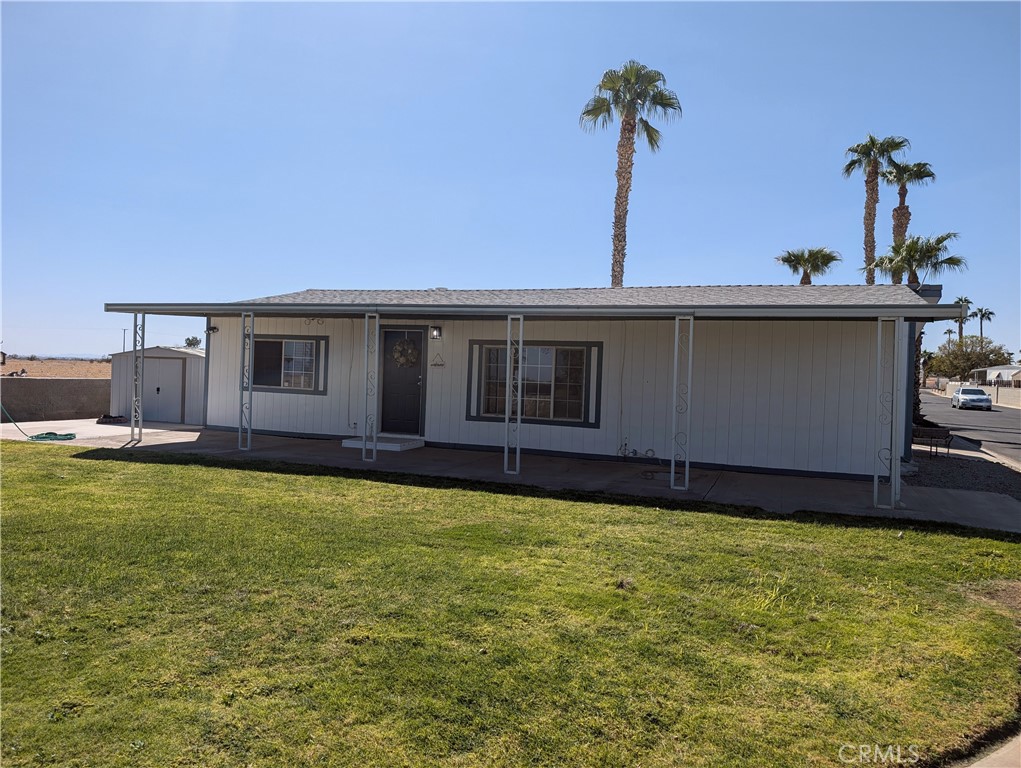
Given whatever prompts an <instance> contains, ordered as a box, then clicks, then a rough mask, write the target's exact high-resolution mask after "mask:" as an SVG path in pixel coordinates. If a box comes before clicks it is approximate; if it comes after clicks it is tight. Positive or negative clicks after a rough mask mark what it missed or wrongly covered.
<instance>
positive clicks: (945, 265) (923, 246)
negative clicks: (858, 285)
mask: <svg viewBox="0 0 1021 768" xmlns="http://www.w3.org/2000/svg"><path fill="white" fill-rule="evenodd" d="M957 238H958V234H957V233H956V232H945V233H944V234H942V235H937V236H936V237H909V238H908V239H907V240H905V241H904V242H903V243H901V244H900V245H895V246H894V247H893V248H892V249H891V250H890V252H889V253H888V254H886V255H885V256H881V257H879V258H878V259H876V262H875V265H874V266H875V269H876V270H877V271H879V272H882V273H883V274H885V275H890V274H893V271H894V270H900V271H901V272H907V274H908V284H909V285H918V284H919V283H920V281H921V280H927V279H928V278H930V277H937V276H938V275H941V274H943V273H944V272H950V271H959V270H963V269H966V268H967V264H968V263H967V262H966V261H965V260H964V258H963V257H961V256H956V255H954V256H948V255H947V251H949V250H950V245H949V243H950V242H952V241H953V240H956V239H957ZM919 272H921V273H922V275H921V278H920V279H919V275H918V273H919Z"/></svg>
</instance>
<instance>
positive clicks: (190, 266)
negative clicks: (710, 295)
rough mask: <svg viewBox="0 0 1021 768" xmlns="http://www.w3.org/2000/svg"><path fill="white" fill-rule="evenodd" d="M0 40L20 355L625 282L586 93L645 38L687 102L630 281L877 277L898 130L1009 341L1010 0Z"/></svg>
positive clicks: (669, 140)
mask: <svg viewBox="0 0 1021 768" xmlns="http://www.w3.org/2000/svg"><path fill="white" fill-rule="evenodd" d="M2 45H3V51H2V130H3V136H2V151H3V155H2V162H3V176H2V182H3V188H2V193H3V197H2V225H3V233H2V246H3V348H4V350H5V351H7V352H9V353H10V352H14V353H18V354H30V353H36V354H61V353H90V354H97V353H108V352H112V351H119V350H120V348H121V339H122V333H121V329H122V328H123V327H125V326H127V325H128V324H129V322H130V318H126V317H125V316H121V315H111V314H106V313H104V312H103V311H102V306H103V303H104V302H108V301H109V302H120V301H233V300H240V299H246V298H251V297H256V296H265V295H270V294H276V293H284V292H288V291H293V290H300V289H304V288H398V287H399V288H430V287H436V286H445V287H448V288H472V287H571V286H603V285H608V284H609V262H610V228H611V221H612V201H613V194H614V190H615V179H614V169H615V162H616V157H615V144H616V139H617V134H616V126H614V127H613V128H611V129H610V130H609V131H605V132H600V133H595V134H589V133H585V132H583V131H582V130H581V129H580V128H579V126H578V114H579V112H580V111H581V108H582V106H583V105H584V103H585V101H586V100H587V99H588V98H589V97H590V96H591V94H592V89H593V87H594V86H595V84H596V83H597V82H598V80H599V77H600V75H601V73H602V72H603V71H604V70H605V69H607V68H610V67H616V66H619V65H620V64H621V63H622V62H623V61H624V60H626V59H629V58H635V59H638V60H639V61H641V62H643V63H644V64H646V65H648V66H650V67H654V68H656V69H659V70H661V71H662V72H663V73H664V74H665V75H666V76H667V85H668V86H669V87H670V88H672V89H673V90H675V91H676V92H677V94H678V96H679V98H680V100H681V104H682V105H683V108H684V114H683V117H682V119H680V120H678V121H674V122H672V123H670V124H667V125H662V126H660V127H661V128H662V129H663V134H664V138H663V144H662V148H661V150H660V152H659V153H657V154H656V155H651V154H650V153H649V152H648V151H647V149H643V148H639V151H638V154H637V157H636V165H635V177H634V190H633V192H632V195H631V215H630V219H629V223H628V259H627V263H626V272H625V285H698V284H721V283H725V284H763V283H766V284H769V283H793V282H796V280H797V278H796V277H795V276H793V275H791V274H790V273H789V272H786V271H785V270H783V269H782V268H781V267H779V266H778V265H777V264H775V262H774V257H775V256H776V255H778V254H779V253H780V252H782V251H783V250H785V249H789V248H802V247H814V246H824V247H828V248H832V249H835V250H838V251H840V252H841V253H842V254H843V255H844V262H843V264H841V265H840V266H839V267H838V268H837V269H836V270H835V271H834V272H833V273H831V274H830V275H827V276H826V277H824V278H822V279H821V280H819V281H818V282H823V283H860V282H862V281H863V277H862V275H861V274H860V272H859V271H858V269H859V267H860V266H861V264H862V207H863V203H864V185H863V181H862V179H861V178H860V177H856V178H853V179H851V180H845V179H843V178H842V177H841V173H840V171H841V167H842V165H843V163H844V159H845V158H844V150H845V149H846V148H847V147H848V146H849V145H851V144H854V143H856V142H858V141H861V140H862V139H863V138H864V137H865V135H866V134H867V133H869V132H872V133H875V134H877V135H880V136H885V135H891V134H898V135H902V136H906V137H908V138H909V139H910V140H911V142H912V150H911V151H910V152H909V153H908V155H907V156H906V157H907V159H909V160H911V161H925V162H929V163H931V164H932V167H933V169H934V170H935V172H936V174H937V177H938V179H937V182H936V183H935V184H933V185H930V186H927V187H924V188H914V189H912V190H911V192H910V193H909V196H908V204H909V205H910V206H911V211H912V216H913V218H912V222H911V232H912V233H913V234H923V235H929V234H937V233H940V232H945V231H949V230H954V231H958V232H960V233H961V238H960V240H959V242H958V247H957V248H956V252H957V253H959V254H960V255H962V256H965V257H966V258H967V259H968V261H969V265H970V269H969V270H968V271H967V272H966V273H963V274H952V275H948V276H946V277H945V278H943V281H942V282H943V283H944V285H945V290H944V299H945V300H953V298H954V297H956V296H959V295H962V294H964V295H967V296H969V297H970V298H971V299H973V300H974V302H975V304H976V305H977V306H982V307H988V308H990V309H992V310H994V311H995V312H996V318H995V320H994V321H993V323H992V325H991V326H989V325H987V327H986V333H987V334H988V335H991V336H992V337H993V338H994V339H995V340H996V341H998V342H1002V343H1005V344H1007V345H1008V348H1009V349H1011V350H1012V351H1014V352H1015V354H1016V353H1017V351H1018V349H1019V346H1021V339H1019V335H1021V317H1019V311H1018V307H1019V303H1021V300H1019V293H1021V222H1019V215H1021V5H1019V4H1018V3H991V4H979V3H904V4H895V3H849V4H841V3H790V4H780V3H752V4H745V3H716V4H709V3H705V4H699V3H652V4H616V3H598V4H585V3H562V4H456V3H444V4H426V3H423V4H410V5H409V4H373V5H367V4H366V5H363V4H344V3H336V4H327V3H315V4H307V5H293V4H291V5H269V4H144V3H139V4H79V3H71V4H50V3H44V4H18V3H9V2H5V3H3V6H2ZM895 204H896V191H895V190H894V189H892V188H889V187H884V188H883V189H882V191H881V198H880V204H879V215H878V221H877V241H878V247H879V249H880V252H882V251H883V250H885V249H886V248H887V247H888V246H889V243H890V240H891V236H890V226H891V225H890V211H891V209H892V207H893V206H894V205H895ZM201 327H202V326H201V323H200V322H196V321H195V320H184V319H170V318H155V317H154V318H151V319H150V322H149V325H148V332H149V333H148V336H149V341H150V342H151V343H157V344H172V343H181V342H182V341H183V339H184V337H185V336H187V335H190V334H192V333H198V332H199V331H200V330H201ZM942 330H943V329H942V327H937V328H935V329H933V331H932V332H930V333H929V335H928V338H927V343H926V346H927V347H928V348H935V346H936V344H937V343H938V341H940V340H942V338H943V337H942V335H941V331H942ZM969 330H971V326H969ZM973 330H974V332H975V333H977V332H978V328H977V323H975V327H974V329H973Z"/></svg>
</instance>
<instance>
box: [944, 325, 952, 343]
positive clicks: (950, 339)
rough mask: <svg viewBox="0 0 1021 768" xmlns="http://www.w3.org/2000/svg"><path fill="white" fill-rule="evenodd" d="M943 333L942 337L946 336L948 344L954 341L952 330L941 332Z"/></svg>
mask: <svg viewBox="0 0 1021 768" xmlns="http://www.w3.org/2000/svg"><path fill="white" fill-rule="evenodd" d="M943 333H944V335H946V337H947V341H948V342H951V341H953V340H954V329H953V328H947V329H946V330H945V331H943Z"/></svg>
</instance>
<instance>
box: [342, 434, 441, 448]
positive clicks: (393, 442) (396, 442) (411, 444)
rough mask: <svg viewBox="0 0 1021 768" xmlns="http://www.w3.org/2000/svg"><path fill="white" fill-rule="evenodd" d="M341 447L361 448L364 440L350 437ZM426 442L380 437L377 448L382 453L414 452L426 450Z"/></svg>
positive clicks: (413, 439)
mask: <svg viewBox="0 0 1021 768" xmlns="http://www.w3.org/2000/svg"><path fill="white" fill-rule="evenodd" d="M341 445H342V446H343V447H344V448H361V447H362V438H360V437H349V438H347V439H346V440H344V441H343V442H342V443H341ZM424 447H425V440H423V439H422V438H420V437H391V436H387V435H380V436H379V437H378V438H377V439H376V448H377V449H379V450H381V451H413V450H415V449H416V448H424Z"/></svg>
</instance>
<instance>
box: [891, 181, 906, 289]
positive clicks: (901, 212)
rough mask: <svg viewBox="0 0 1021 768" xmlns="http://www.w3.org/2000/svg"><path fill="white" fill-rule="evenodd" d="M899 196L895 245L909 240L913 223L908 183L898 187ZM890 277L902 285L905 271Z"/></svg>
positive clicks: (894, 228) (895, 219)
mask: <svg viewBox="0 0 1021 768" xmlns="http://www.w3.org/2000/svg"><path fill="white" fill-rule="evenodd" d="M897 196H898V197H899V198H900V202H899V204H898V205H897V207H896V208H894V209H893V244H894V245H895V246H897V245H902V244H903V243H904V241H905V240H907V237H908V225H909V224H910V223H911V209H909V208H908V205H907V199H908V185H907V184H901V185H900V186H899V187H898V188H897ZM890 277H891V279H892V281H893V284H894V285H900V284H901V281H902V280H903V279H904V273H903V272H902V271H901V270H897V271H895V272H894V273H893V274H892V275H891V276H890Z"/></svg>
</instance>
